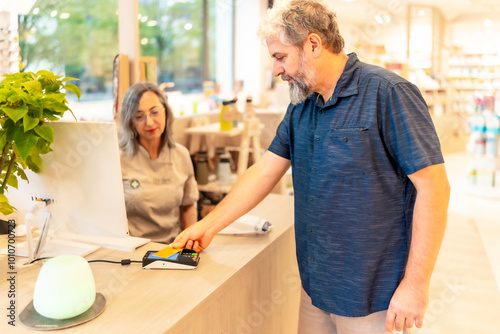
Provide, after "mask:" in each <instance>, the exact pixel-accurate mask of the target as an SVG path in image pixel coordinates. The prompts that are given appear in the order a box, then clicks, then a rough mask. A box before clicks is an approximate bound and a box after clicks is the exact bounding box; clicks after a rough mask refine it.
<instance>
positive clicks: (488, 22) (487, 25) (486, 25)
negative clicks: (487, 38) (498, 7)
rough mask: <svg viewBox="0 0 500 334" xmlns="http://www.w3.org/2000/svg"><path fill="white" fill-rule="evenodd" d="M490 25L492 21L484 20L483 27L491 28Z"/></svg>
mask: <svg viewBox="0 0 500 334" xmlns="http://www.w3.org/2000/svg"><path fill="white" fill-rule="evenodd" d="M492 25H493V21H491V20H490V19H486V20H484V26H485V27H491V26H492Z"/></svg>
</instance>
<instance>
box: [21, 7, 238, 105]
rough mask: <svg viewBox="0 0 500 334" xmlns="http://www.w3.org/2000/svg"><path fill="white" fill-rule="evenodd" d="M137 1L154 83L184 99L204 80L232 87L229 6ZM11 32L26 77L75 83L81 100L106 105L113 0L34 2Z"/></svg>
mask: <svg viewBox="0 0 500 334" xmlns="http://www.w3.org/2000/svg"><path fill="white" fill-rule="evenodd" d="M138 1H139V17H138V20H139V33H140V44H141V46H140V50H141V56H146V57H155V58H156V63H157V68H156V75H157V80H158V84H161V83H163V82H168V83H172V84H173V86H174V88H173V89H175V90H176V91H180V92H182V93H184V94H190V93H198V92H201V91H202V88H203V82H204V81H213V82H215V83H219V84H223V85H224V87H225V88H227V89H228V90H231V89H232V88H233V72H234V70H233V67H234V65H233V64H234V61H233V30H234V29H233V15H234V14H233V13H234V4H233V3H234V1H233V0H138ZM18 29H19V43H20V48H21V50H20V52H21V56H22V61H23V63H24V70H25V71H37V70H39V69H47V70H50V71H53V72H54V73H58V74H64V75H65V76H70V77H75V78H78V79H79V81H77V82H76V84H77V85H78V86H79V87H80V89H81V91H82V96H81V99H80V102H88V101H112V99H113V59H114V57H115V55H116V54H118V52H119V46H118V29H119V26H118V0H87V1H81V0H65V1H58V0H38V1H37V2H36V3H35V5H34V6H33V8H32V10H31V12H30V13H29V14H28V15H20V16H19V28H18ZM68 98H70V99H71V98H73V97H72V96H69V97H68ZM70 102H71V101H70ZM110 103H111V102H110ZM110 108H111V107H110Z"/></svg>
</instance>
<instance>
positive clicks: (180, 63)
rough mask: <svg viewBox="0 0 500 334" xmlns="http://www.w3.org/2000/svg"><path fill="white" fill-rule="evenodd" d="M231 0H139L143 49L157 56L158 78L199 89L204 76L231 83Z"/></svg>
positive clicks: (179, 87)
mask: <svg viewBox="0 0 500 334" xmlns="http://www.w3.org/2000/svg"><path fill="white" fill-rule="evenodd" d="M233 8H234V6H233V0H170V1H165V0H140V1H139V13H140V14H139V20H140V29H139V35H140V37H139V39H140V43H141V55H142V56H148V57H155V58H156V61H157V80H158V84H161V83H164V82H166V83H170V85H171V86H173V87H172V89H174V90H176V91H181V92H183V93H199V92H201V91H202V88H203V82H204V81H212V82H216V83H220V84H223V85H224V86H226V88H228V89H232V88H233V87H232V85H233V82H232V79H233V37H232V31H233Z"/></svg>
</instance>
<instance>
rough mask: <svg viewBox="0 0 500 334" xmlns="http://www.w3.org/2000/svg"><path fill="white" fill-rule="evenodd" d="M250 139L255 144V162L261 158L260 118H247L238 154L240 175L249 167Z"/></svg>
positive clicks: (238, 172) (238, 171)
mask: <svg viewBox="0 0 500 334" xmlns="http://www.w3.org/2000/svg"><path fill="white" fill-rule="evenodd" d="M250 141H251V142H252V144H253V151H252V152H253V155H252V157H253V162H254V163H256V162H257V161H258V160H259V159H260V121H259V119H258V118H256V117H253V118H247V119H246V120H245V123H244V127H243V132H242V133H241V142H240V153H239V156H238V170H237V174H238V176H240V175H241V174H243V172H244V171H245V170H246V169H247V168H248V154H249V153H250Z"/></svg>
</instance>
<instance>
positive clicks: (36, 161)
mask: <svg viewBox="0 0 500 334" xmlns="http://www.w3.org/2000/svg"><path fill="white" fill-rule="evenodd" d="M26 164H27V165H28V167H29V169H31V170H32V171H34V172H35V173H39V172H40V170H41V169H42V165H43V160H42V158H41V157H40V155H39V154H33V153H32V154H31V155H30V156H28V158H27V159H26Z"/></svg>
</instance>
